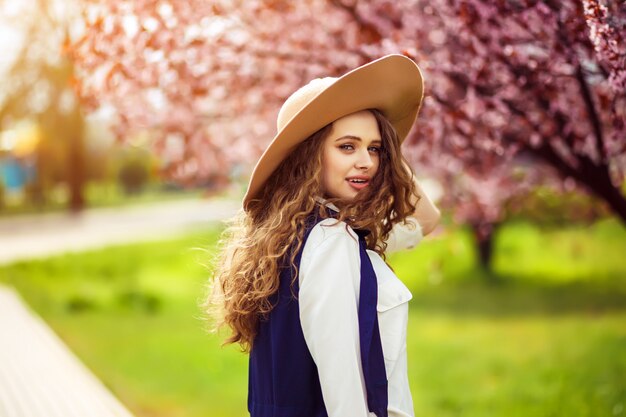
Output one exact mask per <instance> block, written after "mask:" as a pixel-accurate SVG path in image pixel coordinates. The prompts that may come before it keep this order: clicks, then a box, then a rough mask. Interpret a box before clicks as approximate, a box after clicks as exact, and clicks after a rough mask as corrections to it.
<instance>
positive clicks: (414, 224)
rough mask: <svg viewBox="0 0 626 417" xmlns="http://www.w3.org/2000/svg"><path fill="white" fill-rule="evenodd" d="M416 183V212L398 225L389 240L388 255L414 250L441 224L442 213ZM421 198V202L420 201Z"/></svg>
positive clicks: (414, 198) (386, 250)
mask: <svg viewBox="0 0 626 417" xmlns="http://www.w3.org/2000/svg"><path fill="white" fill-rule="evenodd" d="M413 179H414V181H415V192H416V194H415V195H414V196H413V200H412V201H411V202H412V203H413V204H415V212H414V213H413V214H412V215H411V216H409V217H407V218H406V219H405V221H404V222H400V223H396V224H395V225H394V226H393V228H392V229H391V232H390V233H389V237H388V238H387V248H386V249H385V252H386V253H392V252H396V251H399V250H403V249H413V248H414V247H415V246H417V244H418V243H419V242H420V241H421V240H422V239H423V238H424V236H426V235H427V234H429V233H430V232H432V231H433V230H434V229H435V227H437V225H438V224H439V220H440V219H441V212H440V211H439V209H438V208H437V207H436V206H435V204H434V203H433V202H432V200H431V199H430V197H428V195H427V194H426V193H425V192H424V190H423V189H422V186H421V185H420V183H419V182H418V181H417V179H416V178H415V177H413ZM418 196H419V200H418Z"/></svg>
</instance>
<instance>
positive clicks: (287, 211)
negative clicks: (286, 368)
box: [202, 109, 416, 352]
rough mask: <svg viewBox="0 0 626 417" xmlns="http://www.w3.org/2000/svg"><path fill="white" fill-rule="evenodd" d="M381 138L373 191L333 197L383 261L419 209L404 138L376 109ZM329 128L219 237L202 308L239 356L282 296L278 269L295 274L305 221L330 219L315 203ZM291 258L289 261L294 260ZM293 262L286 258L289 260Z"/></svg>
mask: <svg viewBox="0 0 626 417" xmlns="http://www.w3.org/2000/svg"><path fill="white" fill-rule="evenodd" d="M369 111H371V112H372V114H373V115H374V116H375V118H376V121H377V123H378V128H379V130H380V133H381V141H382V146H381V151H380V154H379V155H380V160H379V161H380V164H379V168H378V170H377V172H376V174H375V175H374V177H373V178H372V181H371V184H370V186H369V187H366V188H365V189H363V190H361V191H360V192H359V193H358V194H357V196H356V197H355V198H354V199H353V200H351V201H342V200H340V199H331V198H328V199H327V201H328V202H332V203H334V204H335V205H337V206H338V207H339V208H340V212H339V214H338V216H337V221H339V222H341V221H343V222H345V223H346V225H347V226H350V227H352V228H355V229H366V230H369V231H370V234H369V235H368V236H367V238H366V242H367V246H368V249H372V250H374V251H376V252H377V253H379V254H380V255H381V256H383V257H384V251H385V248H386V243H385V241H386V240H387V238H388V236H389V232H390V231H391V228H392V227H393V225H394V224H396V223H398V222H401V221H403V220H404V219H405V218H406V217H407V216H409V215H410V214H412V213H413V212H414V211H415V204H416V200H415V199H414V198H413V199H412V198H411V197H412V196H414V195H415V184H414V182H413V178H412V177H413V175H414V174H413V172H412V171H411V170H410V168H409V170H407V167H409V165H408V163H406V160H405V159H404V157H403V156H402V152H401V149H400V139H399V137H398V135H397V133H396V131H395V129H394V128H393V126H392V125H391V123H389V121H388V120H387V119H386V118H385V117H384V116H383V114H382V113H381V112H380V111H378V110H376V109H369ZM331 129H332V124H329V125H327V126H325V127H323V128H322V129H320V130H318V131H317V132H315V133H314V134H312V135H311V136H310V137H308V138H307V139H306V140H304V141H303V142H301V143H300V144H299V145H298V146H297V147H296V148H295V149H294V150H293V151H292V152H291V153H290V154H289V156H288V157H287V158H286V159H285V160H284V161H283V162H282V163H281V165H280V166H279V167H278V168H277V169H276V170H275V171H274V173H273V174H272V175H271V176H270V178H269V179H268V180H267V182H266V184H265V185H264V187H263V189H262V190H261V191H260V193H259V195H258V196H257V198H255V199H253V200H251V202H250V204H249V205H248V207H247V210H246V211H244V210H240V212H239V213H238V214H237V215H236V216H235V217H234V218H233V219H231V220H230V222H229V223H230V225H229V227H228V228H227V229H226V230H225V231H224V233H223V234H222V237H221V239H220V251H219V258H218V259H217V262H216V266H215V270H214V273H213V279H212V280H210V281H209V285H208V287H207V289H208V295H207V296H206V298H205V299H204V301H203V303H202V307H203V309H204V310H205V311H206V312H207V313H208V314H209V316H210V317H212V318H213V320H212V322H213V323H212V327H211V329H210V330H212V331H214V332H215V331H218V330H219V329H220V328H221V327H223V326H225V325H226V326H227V327H228V328H230V330H231V334H230V335H229V336H227V338H226V339H225V341H224V344H230V343H239V345H240V346H241V349H242V351H244V352H249V351H250V350H251V349H252V345H253V341H254V337H255V336H256V333H257V327H258V323H259V320H261V319H264V318H267V317H268V314H269V313H270V311H271V310H272V308H273V304H272V301H271V296H272V295H273V294H274V293H275V292H276V291H277V290H278V287H279V275H280V269H281V266H283V265H285V264H286V263H285V261H288V262H289V263H288V264H287V265H290V266H291V267H292V268H293V270H294V274H293V281H292V284H293V282H294V281H295V280H296V279H297V268H296V267H295V265H294V258H295V255H296V253H297V252H298V251H299V250H300V248H301V247H302V245H303V243H304V242H303V235H304V230H305V221H306V220H307V217H308V216H309V215H310V214H312V213H313V212H314V210H318V212H319V215H320V216H321V217H322V218H324V217H328V214H327V213H326V210H325V208H324V207H323V206H322V205H321V204H319V202H318V198H319V197H324V194H323V190H322V184H321V178H322V175H321V173H322V146H323V143H324V140H325V139H326V137H327V136H328V135H329V133H330V132H331ZM289 254H290V256H289ZM287 258H289V259H287Z"/></svg>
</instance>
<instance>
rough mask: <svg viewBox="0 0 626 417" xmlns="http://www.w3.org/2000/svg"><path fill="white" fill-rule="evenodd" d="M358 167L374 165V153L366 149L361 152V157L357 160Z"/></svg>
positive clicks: (367, 167) (366, 167) (365, 167)
mask: <svg viewBox="0 0 626 417" xmlns="http://www.w3.org/2000/svg"><path fill="white" fill-rule="evenodd" d="M355 165H356V167H357V168H358V169H369V168H371V167H372V166H373V165H374V160H373V159H372V155H370V153H369V152H368V151H367V150H366V151H365V152H359V158H358V159H357V161H356V164H355Z"/></svg>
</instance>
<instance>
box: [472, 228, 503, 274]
mask: <svg viewBox="0 0 626 417" xmlns="http://www.w3.org/2000/svg"><path fill="white" fill-rule="evenodd" d="M471 227H472V232H473V234H474V240H475V241H476V249H477V250H478V253H477V255H478V264H479V266H480V268H481V269H482V270H483V272H484V273H485V274H484V277H485V278H486V279H487V281H488V282H490V283H494V282H496V281H497V276H496V275H495V274H494V272H493V268H492V266H493V265H492V260H493V242H494V232H495V231H496V228H497V224H495V223H489V222H480V221H479V222H472V223H471Z"/></svg>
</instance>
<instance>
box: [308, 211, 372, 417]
mask: <svg viewBox="0 0 626 417" xmlns="http://www.w3.org/2000/svg"><path fill="white" fill-rule="evenodd" d="M332 222H335V221H334V220H332ZM356 239H357V237H356V236H352V233H348V231H347V230H346V228H345V223H339V224H337V225H335V226H332V227H321V226H320V225H318V226H316V227H315V228H313V230H312V231H311V235H310V236H309V238H308V239H307V242H306V243H305V247H304V249H303V252H302V260H301V263H300V277H299V280H300V291H299V294H298V297H299V298H298V299H299V307H300V322H301V325H302V331H303V334H304V338H305V341H306V344H307V347H308V348H309V351H310V352H311V356H312V357H313V360H314V361H315V364H316V366H317V370H318V374H319V379H320V385H321V388H322V396H323V398H324V405H325V406H326V411H327V412H328V416H329V417H345V416H355V417H356V416H358V417H367V416H370V415H372V414H370V413H369V411H368V406H367V394H366V389H365V382H364V377H363V370H362V366H361V350H360V344H359V318H358V302H359V289H360V257H359V246H358V241H357V240H356Z"/></svg>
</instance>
